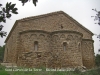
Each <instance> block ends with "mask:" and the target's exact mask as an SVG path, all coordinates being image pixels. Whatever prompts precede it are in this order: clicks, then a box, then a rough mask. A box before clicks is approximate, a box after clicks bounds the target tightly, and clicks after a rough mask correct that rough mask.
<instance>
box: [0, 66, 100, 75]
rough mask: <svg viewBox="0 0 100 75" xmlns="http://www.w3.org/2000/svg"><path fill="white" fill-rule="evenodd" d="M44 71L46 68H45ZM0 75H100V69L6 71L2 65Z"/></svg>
mask: <svg viewBox="0 0 100 75" xmlns="http://www.w3.org/2000/svg"><path fill="white" fill-rule="evenodd" d="M43 69H44V68H43ZM0 75H100V68H97V69H94V70H89V71H86V72H80V71H76V70H75V71H45V70H43V71H5V67H3V66H1V65H0Z"/></svg>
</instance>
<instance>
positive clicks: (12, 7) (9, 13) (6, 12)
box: [0, 0, 38, 37]
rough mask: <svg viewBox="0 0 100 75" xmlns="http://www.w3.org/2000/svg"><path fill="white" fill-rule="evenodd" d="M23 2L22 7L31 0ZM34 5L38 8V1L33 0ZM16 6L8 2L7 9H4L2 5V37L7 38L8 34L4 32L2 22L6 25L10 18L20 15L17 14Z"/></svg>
mask: <svg viewBox="0 0 100 75" xmlns="http://www.w3.org/2000/svg"><path fill="white" fill-rule="evenodd" d="M19 1H21V3H22V5H23V6H24V4H25V3H27V2H28V1H30V0H19ZM32 2H33V4H34V5H35V6H36V2H38V0H32ZM15 5H16V4H12V3H11V2H9V3H8V2H7V3H6V7H2V4H1V3H0V8H1V10H0V36H1V37H3V36H6V35H7V32H5V31H2V29H3V27H4V26H3V25H2V24H1V23H2V22H4V23H6V19H7V18H8V19H9V18H10V17H11V16H12V14H18V12H17V10H18V9H17V8H15Z"/></svg>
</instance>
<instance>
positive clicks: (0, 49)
mask: <svg viewBox="0 0 100 75" xmlns="http://www.w3.org/2000/svg"><path fill="white" fill-rule="evenodd" d="M4 50H5V45H4V46H0V62H3V58H4Z"/></svg>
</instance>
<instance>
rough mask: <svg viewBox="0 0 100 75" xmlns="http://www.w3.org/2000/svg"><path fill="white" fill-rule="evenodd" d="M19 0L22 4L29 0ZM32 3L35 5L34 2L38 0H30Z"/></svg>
mask: <svg viewBox="0 0 100 75" xmlns="http://www.w3.org/2000/svg"><path fill="white" fill-rule="evenodd" d="M19 1H21V3H22V5H23V6H24V4H25V3H27V2H28V1H30V0H19ZM32 2H33V4H34V5H35V6H36V2H38V0H32Z"/></svg>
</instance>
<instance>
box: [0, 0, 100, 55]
mask: <svg viewBox="0 0 100 75" xmlns="http://www.w3.org/2000/svg"><path fill="white" fill-rule="evenodd" d="M6 2H12V3H16V7H17V8H18V13H19V14H18V15H13V16H12V17H11V18H10V19H8V20H7V22H6V23H5V24H4V23H2V24H3V25H4V28H3V31H6V32H7V34H9V32H10V30H11V28H12V26H13V25H14V23H15V21H16V20H18V19H21V18H25V17H30V16H37V15H41V14H46V13H50V12H55V11H61V10H62V11H64V12H65V13H67V14H69V15H70V16H71V17H73V18H74V19H75V20H76V21H78V22H79V23H80V24H82V25H83V26H84V27H86V28H87V29H89V30H90V31H92V32H93V33H94V34H100V26H99V25H97V24H94V23H95V22H98V21H94V18H91V16H95V15H96V12H95V11H93V10H92V9H93V8H96V9H97V10H98V11H100V0H38V3H37V6H36V7H35V6H34V5H33V4H32V2H31V1H30V2H28V3H26V4H25V6H22V4H21V2H20V1H18V0H0V3H1V4H3V6H5V4H6ZM5 39H6V37H3V38H0V46H3V45H4V44H5V43H4V41H5ZM93 40H94V51H95V53H96V54H97V53H98V49H99V48H100V42H99V41H98V39H97V38H96V36H93Z"/></svg>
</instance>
